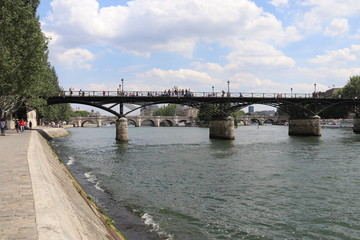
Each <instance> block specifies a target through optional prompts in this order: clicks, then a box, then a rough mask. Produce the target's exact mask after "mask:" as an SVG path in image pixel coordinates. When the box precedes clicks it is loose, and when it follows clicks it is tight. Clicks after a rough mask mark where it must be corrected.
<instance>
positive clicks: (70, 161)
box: [66, 156, 75, 166]
mask: <svg viewBox="0 0 360 240" xmlns="http://www.w3.org/2000/svg"><path fill="white" fill-rule="evenodd" d="M74 162H75V158H74V157H71V156H70V157H69V161H68V162H67V163H66V165H68V166H70V165H73V164H74Z"/></svg>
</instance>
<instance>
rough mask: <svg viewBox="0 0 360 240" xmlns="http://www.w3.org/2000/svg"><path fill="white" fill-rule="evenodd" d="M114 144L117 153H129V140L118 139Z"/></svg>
mask: <svg viewBox="0 0 360 240" xmlns="http://www.w3.org/2000/svg"><path fill="white" fill-rule="evenodd" d="M114 146H115V148H116V153H118V154H124V153H127V151H128V150H129V143H127V142H119V141H116V143H115V144H114Z"/></svg>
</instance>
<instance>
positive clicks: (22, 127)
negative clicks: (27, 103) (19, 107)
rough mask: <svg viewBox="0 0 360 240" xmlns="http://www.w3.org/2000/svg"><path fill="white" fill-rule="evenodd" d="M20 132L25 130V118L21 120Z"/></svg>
mask: <svg viewBox="0 0 360 240" xmlns="http://www.w3.org/2000/svg"><path fill="white" fill-rule="evenodd" d="M19 123H20V132H23V131H24V130H25V121H24V119H21V120H20V122H19Z"/></svg>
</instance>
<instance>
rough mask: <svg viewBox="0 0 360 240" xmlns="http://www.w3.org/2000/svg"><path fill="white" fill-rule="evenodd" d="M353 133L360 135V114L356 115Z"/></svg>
mask: <svg viewBox="0 0 360 240" xmlns="http://www.w3.org/2000/svg"><path fill="white" fill-rule="evenodd" d="M353 132H354V133H356V134H360V115H358V114H356V116H355V118H354V127H353Z"/></svg>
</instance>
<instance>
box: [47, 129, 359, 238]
mask: <svg viewBox="0 0 360 240" xmlns="http://www.w3.org/2000/svg"><path fill="white" fill-rule="evenodd" d="M69 131H70V132H71V134H70V135H69V136H66V137H62V138H59V139H55V140H53V142H52V145H53V147H54V148H55V149H56V150H57V151H58V154H59V156H60V157H61V159H62V161H64V163H65V164H66V165H67V166H68V168H69V169H70V171H71V172H72V173H73V174H74V176H75V177H76V178H77V179H78V181H79V182H80V183H81V184H82V186H83V187H84V188H85V189H86V191H87V192H88V193H89V194H90V195H91V196H92V197H93V199H94V200H95V201H96V202H97V204H98V205H99V206H100V207H101V208H102V209H104V211H105V212H106V214H107V215H108V216H109V217H110V218H112V219H113V220H114V221H115V223H116V225H117V226H118V227H119V228H120V229H121V230H122V231H123V232H124V233H125V235H126V236H127V237H128V239H129V240H140V239H146V240H148V239H169V240H170V239H174V240H178V239H179V240H180V239H181V240H206V239H360V135H355V134H353V133H352V130H351V129H344V128H337V129H323V136H322V137H291V136H288V129H287V127H284V126H260V127H257V126H240V127H239V128H237V129H235V136H236V140H234V141H223V140H210V139H209V137H208V135H209V130H208V129H206V128H190V127H189V128H187V127H159V128H155V127H140V128H135V127H130V128H129V143H116V141H115V128H113V127H103V128H91V127H88V128H73V129H69Z"/></svg>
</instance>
